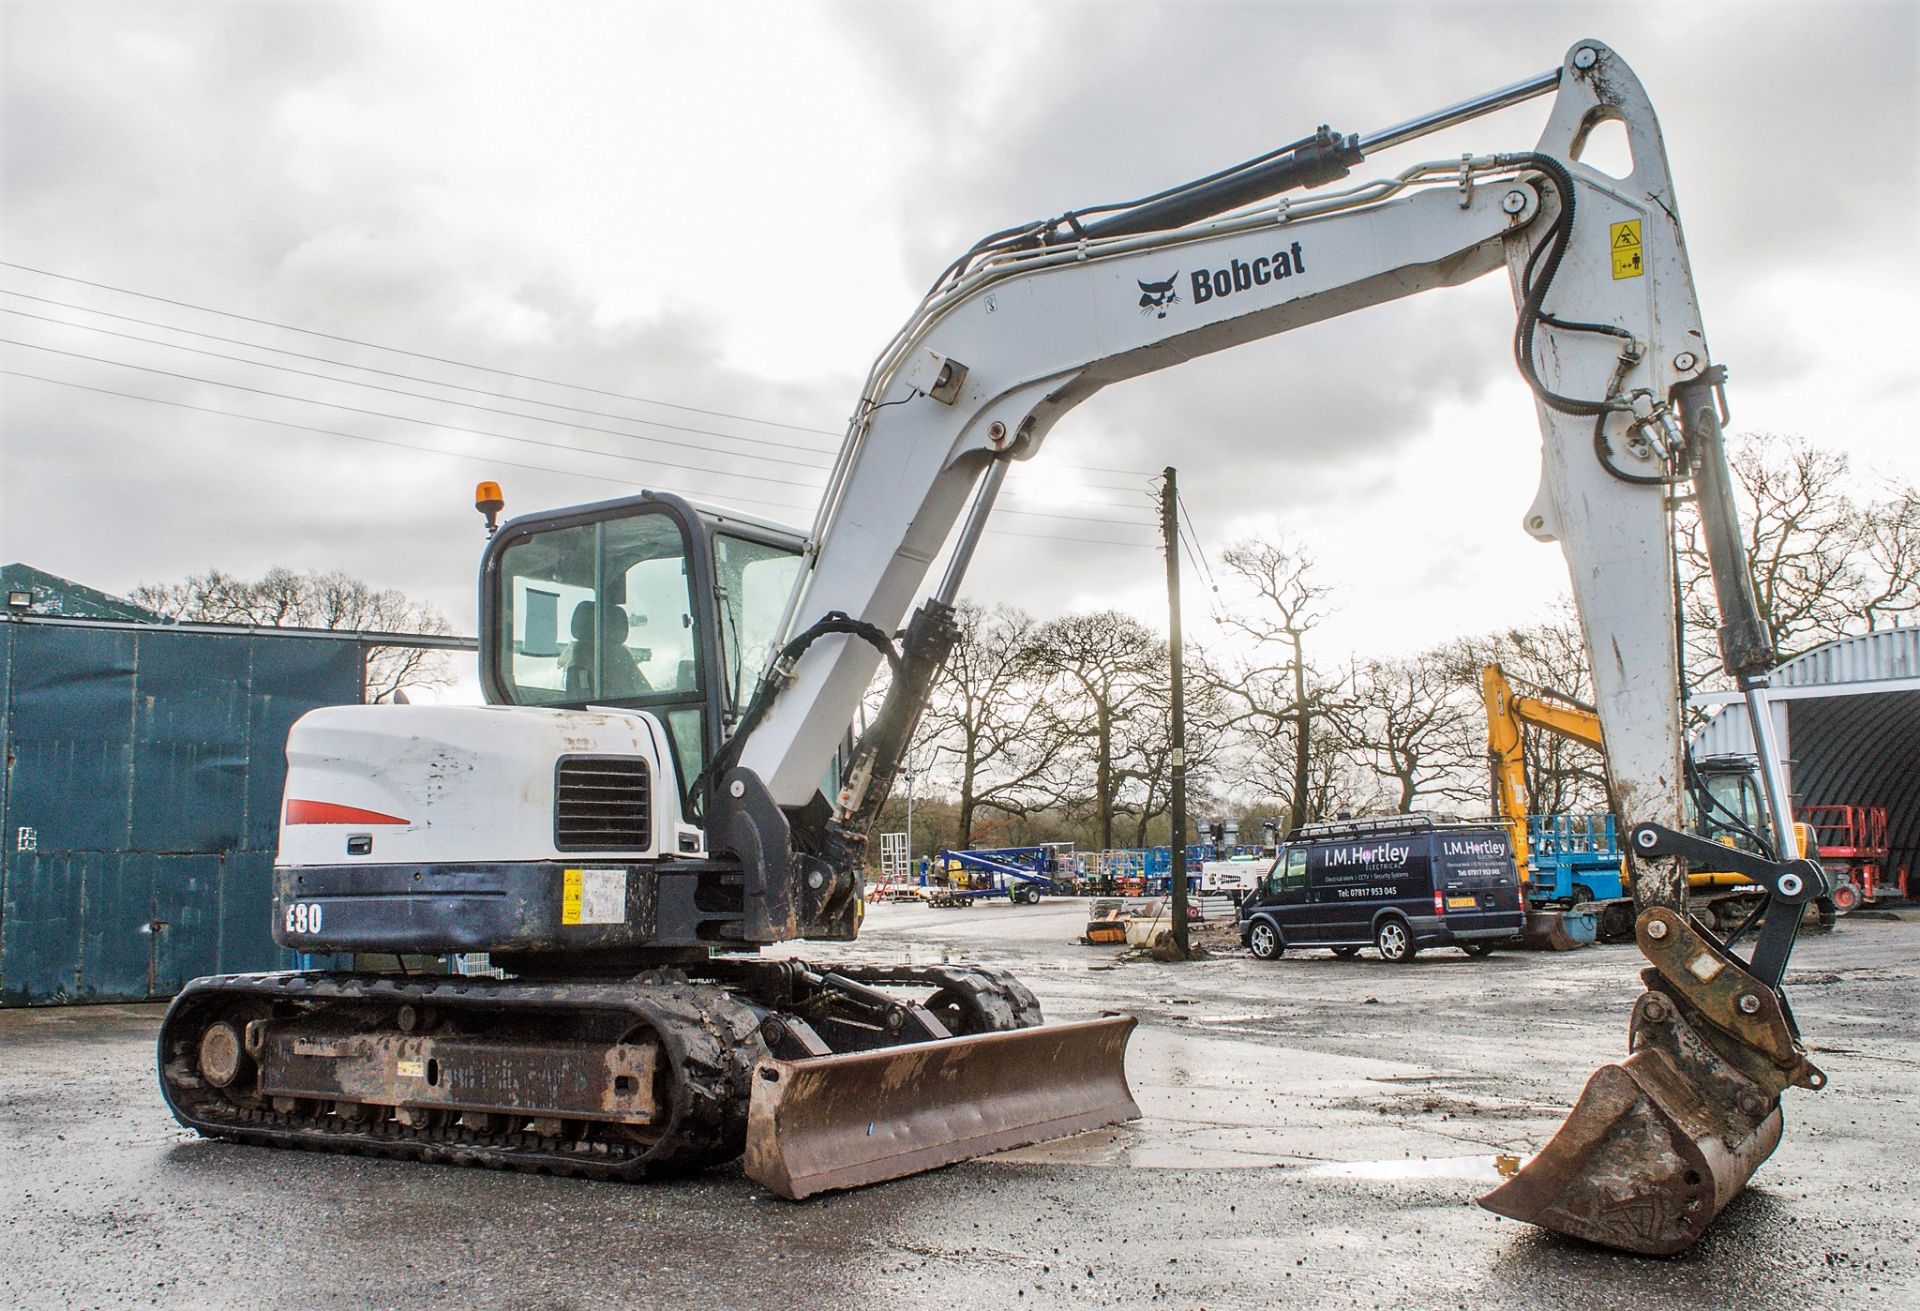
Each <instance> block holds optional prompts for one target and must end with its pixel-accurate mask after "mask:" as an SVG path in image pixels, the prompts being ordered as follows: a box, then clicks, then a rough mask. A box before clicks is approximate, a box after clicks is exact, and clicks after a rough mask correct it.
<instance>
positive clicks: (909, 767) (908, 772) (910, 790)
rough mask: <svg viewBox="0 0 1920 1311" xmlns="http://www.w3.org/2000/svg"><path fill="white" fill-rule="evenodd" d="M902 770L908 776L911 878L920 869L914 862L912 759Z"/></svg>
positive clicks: (908, 856)
mask: <svg viewBox="0 0 1920 1311" xmlns="http://www.w3.org/2000/svg"><path fill="white" fill-rule="evenodd" d="M901 772H902V773H904V774H905V775H906V776H907V878H908V879H909V880H911V879H913V878H915V877H916V876H917V875H918V870H917V869H916V868H915V866H914V863H913V775H914V772H915V771H914V768H913V761H912V760H911V759H909V760H908V761H907V767H906V769H904V770H902V771H901Z"/></svg>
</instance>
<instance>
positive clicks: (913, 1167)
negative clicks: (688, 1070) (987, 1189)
mask: <svg viewBox="0 0 1920 1311" xmlns="http://www.w3.org/2000/svg"><path fill="white" fill-rule="evenodd" d="M1135 1023H1136V1021H1135V1020H1134V1018H1133V1017H1132V1016H1131V1015H1121V1016H1114V1017H1112V1018H1109V1019H1100V1020H1086V1021H1082V1022H1079V1023H1074V1024H1050V1025H1044V1026H1041V1027H1038V1028H1031V1029H1013V1030H1008V1031H1006V1032H1001V1033H984V1034H979V1035H976V1036H973V1037H966V1038H946V1039H941V1040H939V1041H936V1042H926V1043H914V1044H911V1045H908V1046H901V1047H886V1048H881V1049H879V1050H876V1051H867V1052H852V1053H848V1054H846V1055H839V1056H820V1057H812V1058H808V1059H803V1060H797V1061H783V1060H764V1061H761V1062H760V1063H759V1064H758V1065H757V1066H756V1067H755V1069H754V1077H753V1096H752V1100H751V1102H750V1104H749V1108H748V1112H747V1153H746V1169H747V1175H748V1177H749V1178H751V1179H753V1180H755V1181H756V1182H758V1183H761V1184H764V1185H766V1186H767V1187H768V1188H770V1189H772V1190H773V1191H774V1192H776V1193H778V1194H780V1196H782V1197H787V1198H792V1199H794V1200H798V1199H800V1198H803V1197H811V1196H813V1195H814V1194H815V1193H821V1192H826V1191H828V1190H830V1189H835V1188H858V1187H860V1186H862V1185H864V1184H871V1183H877V1182H879V1181H880V1180H882V1179H897V1178H900V1177H901V1176H903V1175H909V1174H917V1173H919V1172H920V1171H922V1170H932V1169H936V1168H938V1167H940V1166H943V1165H952V1164H953V1163H954V1162H956V1161H964V1160H968V1159H970V1158H972V1157H976V1156H984V1155H987V1154H988V1153H991V1152H1000V1151H1006V1150H1009V1149H1011V1148H1015V1147H1024V1146H1026V1145H1027V1144H1029V1143H1037V1142H1044V1141H1046V1140H1047V1139H1049V1138H1061V1137H1065V1136H1066V1135H1068V1134H1074V1133H1080V1132H1083V1131H1084V1130H1087V1129H1098V1128H1100V1127H1102V1126H1103V1125H1109V1124H1118V1123H1120V1122H1121V1121H1123V1120H1132V1119H1136V1118H1138V1117H1139V1114H1140V1108H1139V1107H1138V1106H1137V1105H1135V1104H1134V1100H1133V1094H1132V1093H1130V1092H1129V1091H1128V1090H1127V1079H1126V1069H1125V1059H1126V1050H1127V1038H1128V1036H1129V1035H1130V1034H1131V1033H1132V1032H1133V1027H1134V1024H1135Z"/></svg>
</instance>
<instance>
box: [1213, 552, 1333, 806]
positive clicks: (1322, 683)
mask: <svg viewBox="0 0 1920 1311" xmlns="http://www.w3.org/2000/svg"><path fill="white" fill-rule="evenodd" d="M1221 558H1222V559H1223V561H1224V562H1225V564H1226V567H1227V568H1228V569H1229V570H1230V571H1232V573H1233V574H1234V575H1236V576H1237V577H1238V578H1239V579H1241V581H1242V582H1244V583H1246V584H1247V585H1248V586H1249V587H1250V588H1251V590H1252V592H1253V600H1252V603H1251V604H1250V605H1249V606H1247V607H1245V608H1244V609H1241V608H1238V607H1235V608H1232V609H1230V610H1229V611H1228V612H1227V614H1226V616H1225V617H1224V621H1223V622H1224V624H1225V626H1226V627H1228V628H1229V629H1232V630H1233V631H1235V632H1238V633H1240V634H1242V635H1244V636H1246V637H1250V638H1252V639H1253V641H1254V643H1255V646H1256V654H1255V656H1254V659H1253V661H1252V663H1251V664H1250V665H1248V666H1245V667H1236V668H1233V669H1225V668H1222V667H1220V666H1219V665H1218V664H1215V665H1213V666H1211V667H1208V666H1202V668H1203V670H1204V671H1205V673H1206V676H1207V677H1206V683H1207V686H1209V687H1210V688H1211V690H1212V692H1213V694H1214V695H1215V696H1217V697H1218V698H1219V701H1220V704H1221V707H1222V716H1223V719H1222V727H1223V728H1227V729H1230V730H1233V731H1235V732H1238V733H1240V734H1244V735H1245V736H1246V737H1247V738H1248V739H1250V741H1251V743H1252V745H1253V747H1254V749H1255V750H1256V751H1257V752H1259V753H1260V758H1261V759H1262V760H1264V761H1266V762H1268V763H1269V764H1272V763H1275V762H1277V761H1278V760H1280V759H1283V758H1284V759H1285V761H1286V762H1287V769H1286V774H1285V780H1284V784H1283V785H1282V786H1281V787H1280V788H1279V789H1278V791H1279V793H1280V795H1281V797H1282V798H1283V799H1284V800H1285V801H1286V804H1287V811H1288V817H1289V823H1290V824H1294V825H1298V824H1301V823H1305V822H1306V821H1308V820H1310V819H1317V818H1319V817H1320V816H1321V815H1323V814H1324V813H1325V807H1326V805H1327V804H1328V802H1329V801H1330V799H1331V797H1332V795H1333V793H1334V791H1335V785H1334V778H1335V776H1336V775H1337V774H1338V772H1339V771H1338V768H1337V767H1336V765H1335V762H1333V761H1332V760H1330V759H1319V757H1320V756H1321V755H1322V752H1321V751H1320V748H1321V747H1323V746H1325V745H1326V744H1327V743H1326V742H1324V741H1322V740H1321V739H1330V740H1333V741H1336V742H1337V735H1335V734H1331V733H1330V732H1327V731H1325V730H1326V725H1325V724H1323V723H1322V722H1321V721H1322V720H1323V719H1325V717H1326V716H1328V715H1329V714H1330V713H1331V712H1332V711H1333V710H1334V708H1335V707H1336V706H1337V705H1338V704H1339V689H1338V686H1337V684H1335V683H1334V682H1333V681H1332V680H1329V679H1327V678H1326V677H1324V676H1323V675H1321V674H1320V673H1319V672H1318V671H1316V670H1315V669H1314V668H1313V666H1312V664H1311V663H1310V662H1309V660H1308V658H1307V649H1306V645H1307V644H1306V639H1307V635H1308V634H1309V633H1311V632H1312V631H1313V630H1314V628H1315V627H1316V626H1318V625H1319V623H1320V622H1321V620H1322V619H1324V618H1325V617H1326V611H1327V597H1328V594H1329V589H1328V588H1327V587H1325V586H1324V585H1322V584H1321V583H1320V582H1319V581H1318V580H1317V579H1316V578H1315V577H1314V562H1313V557H1312V556H1311V555H1309V554H1308V553H1307V552H1306V551H1305V550H1304V549H1303V548H1301V547H1300V546H1299V545H1298V544H1296V543H1292V542H1289V541H1284V540H1282V541H1277V542H1270V541H1264V540H1261V539H1259V538H1248V539H1247V540H1245V541H1241V542H1238V543H1236V544H1234V545H1233V546H1230V547H1228V548H1227V550H1226V552H1225V553H1224V554H1223V556H1222V557H1221ZM1316 762H1317V763H1318V769H1316ZM1316 773H1317V774H1318V775H1319V779H1318V784H1319V785H1318V786H1316Z"/></svg>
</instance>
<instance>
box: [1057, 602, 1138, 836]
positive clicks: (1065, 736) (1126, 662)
mask: <svg viewBox="0 0 1920 1311" xmlns="http://www.w3.org/2000/svg"><path fill="white" fill-rule="evenodd" d="M1033 650H1034V654H1035V659H1036V661H1037V662H1038V667H1039V668H1040V669H1041V670H1042V671H1043V672H1044V675H1045V683H1044V685H1043V687H1042V689H1041V690H1042V701H1043V712H1044V716H1045V723H1046V731H1047V733H1048V734H1049V736H1050V737H1051V739H1052V741H1053V743H1054V744H1055V749H1057V750H1065V751H1068V752H1076V753H1078V754H1079V756H1080V757H1081V761H1080V770H1081V772H1080V773H1079V774H1078V776H1077V778H1076V786H1075V788H1074V789H1073V790H1074V791H1078V792H1079V793H1080V799H1081V800H1082V801H1083V803H1084V804H1085V805H1086V807H1087V808H1088V810H1090V811H1091V813H1092V817H1093V821H1094V838H1095V840H1096V841H1097V842H1098V844H1099V845H1100V846H1101V847H1102V848H1103V849H1104V848H1107V847H1111V846H1112V845H1113V831H1114V821H1115V817H1116V816H1117V815H1119V814H1122V813H1127V812H1129V811H1131V812H1132V813H1136V814H1137V813H1138V811H1139V809H1140V804H1141V803H1139V802H1136V804H1134V805H1131V806H1129V805H1127V804H1126V802H1125V801H1124V800H1123V794H1124V793H1127V792H1128V791H1129V790H1132V791H1133V792H1134V793H1136V794H1138V793H1140V792H1142V791H1144V790H1146V789H1147V788H1148V787H1150V786H1151V780H1152V779H1153V778H1154V776H1155V775H1156V773H1157V772H1159V771H1157V770H1156V768H1155V764H1156V757H1155V755H1154V754H1153V744H1154V743H1155V742H1156V740H1157V741H1161V742H1164V740H1165V737H1166V733H1167V705H1168V702H1169V696H1168V688H1167V643H1166V639H1165V638H1163V637H1161V636H1160V635H1159V634H1158V633H1155V632H1154V631H1153V630H1152V629H1150V628H1148V627H1147V626H1146V625H1144V624H1142V623H1140V622H1139V621H1138V620H1137V619H1133V618H1131V617H1129V616H1127V615H1125V614H1122V613H1120V612H1119V611H1117V610H1103V611H1100V612H1098V613H1095V614H1085V615H1066V616H1064V617H1062V618H1060V619H1056V620H1054V621H1052V622H1051V623H1047V624H1043V625H1041V626H1040V628H1039V629H1038V630H1036V631H1035V633H1034V642H1033ZM1088 768H1090V769H1091V773H1092V777H1091V779H1088V778H1087V777H1086V773H1085V772H1084V771H1085V770H1087V769H1088ZM1089 782H1090V783H1091V789H1090V790H1088V789H1087V784H1088V783H1089Z"/></svg>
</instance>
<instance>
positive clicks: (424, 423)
mask: <svg viewBox="0 0 1920 1311" xmlns="http://www.w3.org/2000/svg"><path fill="white" fill-rule="evenodd" d="M0 346H22V347H25V348H26V349H28V350H36V351H45V352H47V353H48V354H50V355H65V356H67V357H68V358H69V359H76V360H89V361H91V362H92V363H94V364H108V365H112V366H113V367H115V368H120V369H135V370H138V371H139V372H141V373H153V374H158V375H159V376H161V377H163V378H178V379H180V380H181V381H183V382H195V383H200V384H202V385H203V386H207V387H225V388H228V389H229V390H232V391H243V392H247V393H250V394H251V395H254V396H271V397H273V398H274V399H275V400H282V401H294V402H296V403H298V404H301V405H321V406H325V407H326V408H327V409H330V410H345V411H346V412H347V413H349V414H364V415H367V416H368V417H370V418H375V419H392V420H394V421H395V422H398V423H417V424H419V425H420V426H421V427H423V428H443V429H445V430H447V431H449V432H464V433H471V434H473V435H474V436H476V437H492V438H496V439H498V440H500V441H506V442H520V443H522V444H524V445H527V446H540V447H544V448H546V449H548V450H555V451H571V452H574V453H575V454H579V455H597V456H600V457H601V458H602V459H607V460H626V461H628V462H630V463H633V464H652V465H661V466H664V467H666V468H669V469H683V470H685V471H687V472H689V473H700V474H706V475H707V476H709V477H714V478H744V479H749V480H751V481H753V482H763V483H778V484H780V485H782V486H786V487H803V488H805V489H807V490H808V491H814V492H817V491H819V490H820V487H819V485H818V484H815V483H803V482H796V481H794V480H793V479H791V478H775V477H773V476H772V475H771V474H764V473H731V472H729V471H727V470H725V469H710V468H707V467H705V466H704V465H698V464H680V463H677V462H675V461H673V460H659V459H653V458H650V457H648V456H642V455H621V454H619V453H618V452H616V451H595V450H587V449H584V448H582V447H578V446H565V445H562V444H561V443H559V442H543V441H541V440H540V439H539V438H537V437H519V436H516V435H514V434H512V433H504V432H492V431H490V430H488V429H486V428H468V427H464V426H462V425H460V424H457V423H440V422H437V421H435V420H433V419H416V418H414V417H413V416H411V415H406V414H389V413H387V412H386V411H385V410H369V409H364V408H362V407H360V406H358V405H342V404H340V403H339V402H338V401H322V400H315V399H314V398H313V397H311V396H295V395H292V394H291V393H288V392H278V391H267V390H265V389H264V388H261V387H247V386H243V385H241V384H240V383H237V382H221V381H220V380H219V379H217V378H202V377H199V376H197V375H195V374H191V373H175V372H174V371H173V370H171V369H155V368H152V367H150V366H148V365H145V364H130V363H128V362H127V361H125V360H115V359H109V358H106V357H103V356H99V355H86V354H83V353H81V352H80V351H65V350H60V349H59V348H57V347H54V346H41V345H37V344H36V343H34V342H30V341H15V340H14V339H13V338H11V337H0Z"/></svg>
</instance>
